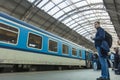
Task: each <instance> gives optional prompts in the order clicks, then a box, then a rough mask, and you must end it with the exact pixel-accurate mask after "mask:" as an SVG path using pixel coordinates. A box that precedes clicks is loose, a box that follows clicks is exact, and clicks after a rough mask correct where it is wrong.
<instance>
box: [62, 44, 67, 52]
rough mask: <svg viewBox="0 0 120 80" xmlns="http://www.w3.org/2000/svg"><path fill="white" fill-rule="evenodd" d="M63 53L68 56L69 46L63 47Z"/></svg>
mask: <svg viewBox="0 0 120 80" xmlns="http://www.w3.org/2000/svg"><path fill="white" fill-rule="evenodd" d="M62 52H63V54H68V46H67V45H65V44H63V45H62Z"/></svg>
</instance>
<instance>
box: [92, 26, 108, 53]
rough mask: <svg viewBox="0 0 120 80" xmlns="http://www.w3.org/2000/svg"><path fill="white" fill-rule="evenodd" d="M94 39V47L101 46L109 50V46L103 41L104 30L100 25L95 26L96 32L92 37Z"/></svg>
mask: <svg viewBox="0 0 120 80" xmlns="http://www.w3.org/2000/svg"><path fill="white" fill-rule="evenodd" d="M93 40H94V41H95V47H96V48H97V47H100V48H103V49H104V50H105V51H107V52H109V46H108V43H107V42H106V41H105V31H104V29H102V28H101V27H99V28H97V33H96V35H95V38H94V39H93Z"/></svg>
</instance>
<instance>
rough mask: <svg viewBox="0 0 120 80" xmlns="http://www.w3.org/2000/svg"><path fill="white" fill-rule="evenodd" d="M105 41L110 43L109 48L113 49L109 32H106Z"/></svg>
mask: <svg viewBox="0 0 120 80" xmlns="http://www.w3.org/2000/svg"><path fill="white" fill-rule="evenodd" d="M105 41H106V42H107V43H108V45H109V48H111V46H112V36H111V35H110V34H109V33H108V32H107V31H105Z"/></svg>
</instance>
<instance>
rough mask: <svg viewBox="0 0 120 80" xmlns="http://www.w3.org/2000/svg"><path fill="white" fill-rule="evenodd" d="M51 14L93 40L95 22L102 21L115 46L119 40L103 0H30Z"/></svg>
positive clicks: (102, 25)
mask: <svg viewBox="0 0 120 80" xmlns="http://www.w3.org/2000/svg"><path fill="white" fill-rule="evenodd" d="M28 1H29V2H31V3H32V4H33V6H37V7H38V8H40V9H42V10H44V11H45V12H47V13H48V14H49V15H51V16H53V17H54V18H56V19H57V20H58V21H60V22H62V23H64V24H65V25H66V26H67V27H69V28H70V29H72V30H74V31H76V32H77V33H79V34H80V35H82V36H84V37H85V38H86V39H88V40H89V41H91V42H93V41H92V40H91V39H90V37H91V36H94V35H95V33H96V30H95V28H94V22H95V21H100V22H101V27H103V28H104V29H105V30H106V31H108V32H109V33H110V34H111V35H112V37H113V42H114V43H113V47H114V46H116V45H117V44H116V40H118V37H117V34H116V31H115V28H114V26H113V23H112V22H111V20H110V16H109V14H108V12H107V11H106V8H105V6H104V4H103V0H28ZM106 1H107V0H106Z"/></svg>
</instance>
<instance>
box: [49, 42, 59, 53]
mask: <svg viewBox="0 0 120 80" xmlns="http://www.w3.org/2000/svg"><path fill="white" fill-rule="evenodd" d="M57 45H58V44H57V42H55V41H53V40H49V51H54V52H57V51H58V48H57Z"/></svg>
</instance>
